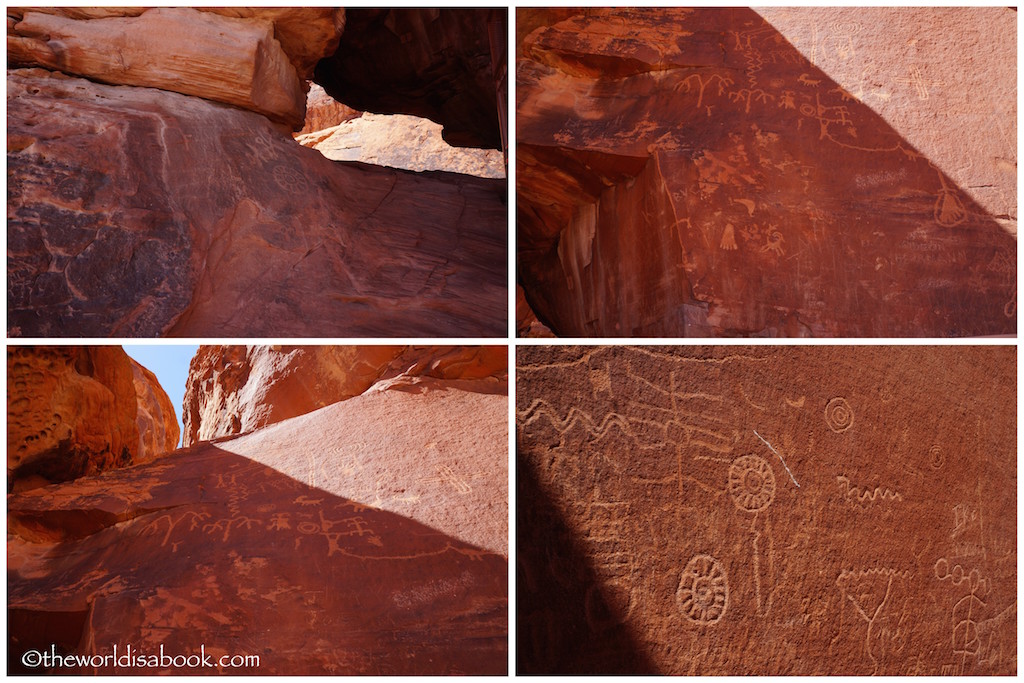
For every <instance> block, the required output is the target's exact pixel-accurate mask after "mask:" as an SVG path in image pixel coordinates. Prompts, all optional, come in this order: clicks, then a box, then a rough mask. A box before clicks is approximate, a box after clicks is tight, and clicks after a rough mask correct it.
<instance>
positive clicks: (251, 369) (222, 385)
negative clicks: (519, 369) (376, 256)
mask: <svg viewBox="0 0 1024 683" xmlns="http://www.w3.org/2000/svg"><path fill="white" fill-rule="evenodd" d="M419 378H435V379H441V380H445V381H446V385H447V386H458V387H460V388H462V389H471V390H474V391H483V392H491V393H493V392H507V378H508V360H507V349H506V347H504V346H500V347H499V346H496V347H415V346H413V347H404V346H249V347H245V346H203V347H200V349H199V352H198V353H197V354H196V356H195V358H194V359H193V360H192V365H191V367H190V370H189V378H188V386H187V387H186V390H185V401H184V423H185V438H184V445H185V446H189V445H192V444H195V443H198V442H200V441H208V440H210V439H214V438H217V437H224V436H232V435H235V434H239V433H243V432H250V431H252V430H254V429H259V428H261V427H264V426H266V425H269V424H273V423H275V422H280V421H281V420H285V419H288V418H291V417H295V416H297V415H303V414H305V413H309V412H312V411H314V410H317V409H318V408H322V407H323V406H326V405H330V404H332V403H336V402H338V401H344V400H346V399H350V398H352V397H353V396H358V395H360V394H362V393H364V392H366V391H367V390H368V389H370V388H371V387H372V386H374V385H375V384H376V383H377V382H379V381H382V380H388V382H387V383H386V384H382V386H381V387H378V389H379V388H384V387H387V388H397V387H399V386H411V387H414V388H415V387H416V385H417V384H418V383H419V382H420V380H419ZM414 390H418V389H414Z"/></svg>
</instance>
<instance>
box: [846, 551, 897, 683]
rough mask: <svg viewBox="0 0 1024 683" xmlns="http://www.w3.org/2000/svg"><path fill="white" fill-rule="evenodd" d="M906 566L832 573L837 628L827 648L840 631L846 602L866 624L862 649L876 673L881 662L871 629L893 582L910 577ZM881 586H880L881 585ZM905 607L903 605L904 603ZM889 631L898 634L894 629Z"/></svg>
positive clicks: (880, 617)
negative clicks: (836, 597)
mask: <svg viewBox="0 0 1024 683" xmlns="http://www.w3.org/2000/svg"><path fill="white" fill-rule="evenodd" d="M910 575H911V573H910V570H899V569H895V568H892V567H874V568H871V569H861V570H852V569H844V570H842V571H840V572H839V575H838V576H837V577H836V587H837V588H838V589H839V593H840V595H841V596H842V601H841V602H840V617H839V619H840V622H839V623H840V632H839V633H838V634H837V635H836V637H835V638H833V639H832V643H831V645H830V648H829V649H830V650H831V648H832V646H834V645H835V644H836V641H837V640H838V639H839V637H840V636H841V635H842V624H843V609H844V608H845V606H846V604H847V602H849V604H851V605H852V606H853V608H854V612H855V614H857V616H859V617H860V619H861V620H863V621H864V622H865V623H866V624H867V631H866V633H865V635H864V650H865V653H866V654H867V656H868V659H870V660H871V664H872V675H874V674H877V673H878V669H879V667H880V666H881V662H880V661H879V659H878V656H876V655H878V654H880V653H876V652H875V651H874V645H873V642H874V640H875V639H876V638H877V636H876V634H874V633H873V631H874V629H875V627H876V626H878V625H879V622H880V620H881V619H882V618H883V616H882V615H883V612H884V611H885V610H886V607H887V605H888V604H889V602H890V600H891V599H892V596H893V583H894V581H900V582H903V583H905V582H906V580H907V579H908V578H909V577H910ZM883 587H884V588H883ZM904 610H905V605H904ZM890 635H901V634H899V633H894V634H890Z"/></svg>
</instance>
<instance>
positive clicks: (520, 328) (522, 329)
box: [516, 285, 555, 337]
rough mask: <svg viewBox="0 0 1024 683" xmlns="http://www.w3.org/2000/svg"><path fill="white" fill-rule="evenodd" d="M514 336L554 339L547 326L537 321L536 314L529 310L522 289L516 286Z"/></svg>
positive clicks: (528, 304)
mask: <svg viewBox="0 0 1024 683" xmlns="http://www.w3.org/2000/svg"><path fill="white" fill-rule="evenodd" d="M516 336H518V337H554V336H555V335H554V334H552V333H551V330H550V329H548V326H547V325H545V324H544V323H542V322H541V321H539V320H537V314H536V313H534V312H533V309H532V308H530V303H529V302H528V301H527V300H526V294H525V293H524V292H523V288H522V287H520V286H519V285H516Z"/></svg>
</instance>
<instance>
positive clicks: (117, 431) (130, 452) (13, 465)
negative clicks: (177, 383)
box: [7, 346, 178, 490]
mask: <svg viewBox="0 0 1024 683" xmlns="http://www.w3.org/2000/svg"><path fill="white" fill-rule="evenodd" d="M135 373H137V374H135ZM167 411H169V412H167ZM177 442H178V426H177V421H176V419H175V417H174V411H173V408H172V406H171V403H170V399H168V398H167V394H166V393H165V392H164V391H163V389H162V388H161V387H160V385H159V383H158V382H157V381H156V378H155V377H153V375H152V373H150V372H149V371H148V370H146V369H145V368H143V367H142V366H140V365H138V364H137V363H135V362H134V361H132V360H131V359H130V358H129V357H128V356H127V355H126V354H125V352H124V351H123V350H122V349H121V348H120V347H116V346H93V347H68V346H32V347H26V346H11V347H8V350H7V482H8V490H10V489H12V488H13V489H14V490H19V489H25V488H34V487H37V486H42V485H45V484H47V483H50V482H61V481H68V480H71V479H77V478H79V477H83V476H86V475H91V474H96V473H99V472H103V471H105V470H109V469H112V468H118V467H125V466H128V465H131V464H132V463H135V462H145V461H148V460H152V459H153V458H155V457H156V456H157V455H159V454H161V453H163V452H165V451H168V450H171V449H173V448H174V447H175V446H176V445H177Z"/></svg>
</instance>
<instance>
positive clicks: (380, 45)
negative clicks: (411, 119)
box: [314, 7, 507, 149]
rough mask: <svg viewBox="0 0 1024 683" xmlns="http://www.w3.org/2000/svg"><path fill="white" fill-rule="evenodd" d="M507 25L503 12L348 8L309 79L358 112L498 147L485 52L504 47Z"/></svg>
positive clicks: (493, 73) (497, 74)
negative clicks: (436, 127)
mask: <svg viewBox="0 0 1024 683" xmlns="http://www.w3.org/2000/svg"><path fill="white" fill-rule="evenodd" d="M506 22H507V10H506V9H505V8H488V9H479V8H451V9H436V8H409V7H406V8H390V9H369V8H350V9H348V10H347V12H346V30H345V32H344V34H343V35H342V37H341V41H340V42H339V44H338V49H337V50H336V51H335V52H334V54H333V55H331V56H330V57H327V58H325V59H324V60H322V61H321V62H320V63H319V64H318V65H317V68H316V72H315V78H314V80H316V82H317V83H319V84H320V85H322V86H323V87H324V89H325V90H326V91H327V93H328V94H330V95H332V96H334V97H335V98H336V99H338V100H340V101H342V102H344V103H345V104H347V105H349V106H351V107H355V108H356V109H359V110H361V111H369V112H374V113H378V114H412V115H414V116H419V117H422V118H427V119H430V120H431V121H435V122H436V123H440V124H441V125H443V126H444V133H443V135H444V139H445V140H446V141H447V142H448V144H450V145H455V146H458V147H479V148H490V149H502V135H501V130H502V121H503V118H502V117H503V112H502V111H499V107H498V103H499V96H500V97H502V101H504V99H503V98H504V92H505V90H504V89H502V87H501V83H502V80H501V79H502V75H503V74H502V71H501V68H500V65H499V68H497V69H496V68H495V64H494V59H493V57H492V48H494V47H500V46H503V45H504V40H505V30H506V26H507V23H506ZM492 35H493V36H494V38H495V39H498V38H500V45H498V46H493V45H492V42H494V41H493V40H492ZM383 55H386V58H383V57H382V56H383ZM505 83H506V84H507V79H506V81H505Z"/></svg>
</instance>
